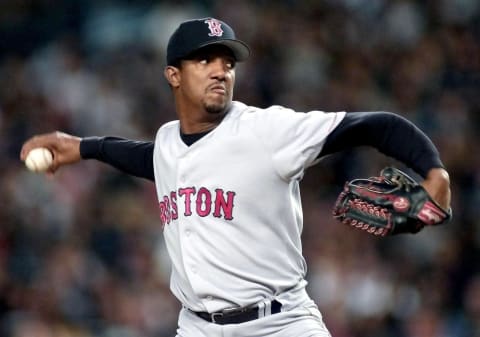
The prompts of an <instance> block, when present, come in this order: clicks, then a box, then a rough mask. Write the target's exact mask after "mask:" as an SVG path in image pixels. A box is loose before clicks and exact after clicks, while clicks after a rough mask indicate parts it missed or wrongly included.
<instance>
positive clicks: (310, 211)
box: [0, 0, 480, 337]
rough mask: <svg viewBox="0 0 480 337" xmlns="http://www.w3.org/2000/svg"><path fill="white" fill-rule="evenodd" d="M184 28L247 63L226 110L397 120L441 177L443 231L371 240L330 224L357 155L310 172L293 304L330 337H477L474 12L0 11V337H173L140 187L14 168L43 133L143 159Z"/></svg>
mask: <svg viewBox="0 0 480 337" xmlns="http://www.w3.org/2000/svg"><path fill="white" fill-rule="evenodd" d="M203 16H215V17H218V18H222V19H224V20H225V21H227V22H228V23H230V24H231V25H232V26H233V27H234V28H235V29H236V31H237V34H238V35H239V37H240V38H242V39H243V40H245V41H246V42H248V43H249V44H250V46H251V47H252V49H253V55H252V57H251V59H250V60H249V61H248V62H247V63H246V64H241V65H239V66H238V73H237V86H236V96H235V97H236V99H238V100H242V101H245V102H247V103H249V104H252V105H257V106H260V107H266V106H268V105H270V104H282V105H286V106H289V107H292V108H295V109H297V110H299V111H308V110H311V109H319V110H325V111H336V110H347V111H367V110H387V111H393V112H396V113H399V114H401V115H403V116H405V117H407V118H409V119H411V120H412V121H414V122H415V123H416V124H417V125H418V126H420V127H421V128H422V129H423V130H424V131H425V132H426V133H427V134H428V135H429V136H430V137H431V138H432V139H433V140H434V142H435V144H436V145H437V146H438V147H439V149H440V151H441V153H442V156H443V159H444V162H445V164H446V166H447V168H448V169H449V171H450V173H451V179H452V188H453V207H454V220H453V222H452V223H451V224H449V225H448V226H444V227H438V228H427V229H426V230H424V231H423V232H422V233H420V234H419V235H415V236H411V235H406V236H399V237H394V238H387V239H381V240H380V239H376V238H371V237H369V236H368V235H365V234H364V233H361V232H357V231H354V230H350V229H348V228H346V227H343V226H342V225H339V224H337V223H335V222H334V221H333V220H332V218H331V216H330V209H331V206H332V205H333V202H334V198H335V196H336V194H337V193H338V191H339V189H340V187H341V185H342V183H343V181H344V180H345V179H347V178H351V177H353V176H359V175H374V174H376V173H378V171H379V170H380V169H381V168H382V167H383V166H384V165H386V164H391V163H392V162H391V160H390V159H389V158H385V157H383V156H382V155H380V154H378V153H376V152H375V151H372V150H368V149H357V150H355V151H351V152H349V153H342V154H337V155H334V156H332V157H329V158H327V159H326V160H325V161H323V162H322V163H320V164H319V165H318V166H316V167H315V168H312V169H311V170H310V171H309V173H308V174H307V176H306V177H305V179H304V181H303V183H302V187H303V192H304V194H303V197H304V199H303V203H304V210H305V230H304V236H303V239H304V252H305V256H306V258H307V261H308V264H309V271H308V279H309V282H310V283H309V291H310V293H311V295H312V296H313V298H314V299H315V301H316V302H317V303H318V305H319V307H320V309H321V311H322V312H323V315H324V320H325V321H326V322H327V324H328V327H329V329H330V330H331V332H332V334H333V336H334V337H364V336H365V337H366V336H376V337H478V336H480V268H479V267H480V263H479V257H480V255H479V249H480V220H479V212H480V211H479V207H478V205H480V157H479V156H478V154H477V152H476V151H477V150H478V147H479V145H480V142H479V132H478V131H479V128H480V123H479V122H480V117H479V116H480V91H479V89H480V2H479V1H477V0H451V1H450V0H427V1H413V0H394V1H387V0H324V1H320V0H318V1H315V0H310V1H308V0H302V1H293V0H277V1H264V0H256V1H251V0H242V1H235V0H230V1H214V0H203V1H200V0H199V1H181V0H176V1H140V0H139V1H105V0H98V1H94V0H85V1H75V0H64V1H54V0H17V1H8V0H2V1H0V83H1V89H0V155H1V161H0V169H1V172H2V173H1V175H0V186H1V191H2V200H1V203H0V335H1V336H13V337H57V336H58V337H93V336H95V337H97V336H98V337H153V336H162V337H163V336H174V335H175V328H176V320H177V312H178V309H179V304H178V303H177V301H176V300H175V299H174V298H172V296H171V295H170V293H169V290H168V273H169V264H168V259H167V257H166V253H165V250H164V246H163V242H162V236H161V231H160V227H159V221H158V216H157V209H156V202H155V200H156V199H155V198H156V197H155V192H154V188H153V184H151V183H149V182H146V181H143V180H140V179H133V178H129V177H127V176H125V175H123V174H121V173H119V172H117V171H115V170H113V169H111V168H109V167H108V166H106V165H103V164H99V163H95V162H82V163H80V164H78V165H75V166H72V167H69V168H64V169H62V170H61V171H60V172H58V174H56V175H55V177H54V178H52V179H48V178H46V177H44V176H42V175H35V174H32V173H29V172H27V170H25V169H24V167H23V164H22V163H21V162H20V161H19V159H18V156H19V150H20V147H21V144H22V142H23V141H24V140H25V139H27V138H28V137H30V136H32V135H34V134H36V133H42V132H49V131H53V130H62V131H65V132H69V133H73V134H76V135H79V136H89V135H118V136H124V137H132V138H136V139H144V140H152V139H153V137H154V135H155V131H156V129H157V128H158V127H159V126H160V125H161V124H162V123H164V122H166V121H169V120H171V119H174V118H175V115H174V109H173V105H172V100H171V97H170V92H169V89H168V87H167V85H166V82H165V81H164V79H163V75H162V71H163V66H164V55H165V45H166V41H167V39H168V36H169V34H170V33H171V32H172V30H173V29H174V27H175V26H176V25H177V23H178V22H179V21H181V20H184V19H189V18H194V17H203ZM405 141H408V139H406V140H405ZM259 239H261V238H259Z"/></svg>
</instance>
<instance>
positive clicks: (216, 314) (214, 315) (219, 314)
mask: <svg viewBox="0 0 480 337" xmlns="http://www.w3.org/2000/svg"><path fill="white" fill-rule="evenodd" d="M222 317H223V312H214V313H212V314H211V315H210V319H211V320H212V323H217V319H218V318H222Z"/></svg>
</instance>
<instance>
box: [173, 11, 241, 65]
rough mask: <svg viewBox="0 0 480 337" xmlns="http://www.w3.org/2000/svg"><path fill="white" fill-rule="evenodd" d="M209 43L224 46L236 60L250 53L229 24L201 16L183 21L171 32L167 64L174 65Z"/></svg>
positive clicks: (239, 60)
mask: <svg viewBox="0 0 480 337" xmlns="http://www.w3.org/2000/svg"><path fill="white" fill-rule="evenodd" d="M210 45H223V46H226V47H227V48H229V49H230V50H231V51H232V53H233V56H234V57H235V59H236V60H237V61H238V62H241V61H245V60H246V59H247V58H248V56H249V55H250V48H249V47H248V45H247V44H246V43H245V42H243V41H240V40H238V39H237V38H236V37H235V32H234V31H233V29H232V28H231V27H230V26H229V25H227V24H226V23H225V22H223V21H220V20H217V19H214V18H203V19H195V20H189V21H184V22H182V23H181V24H180V26H178V28H177V29H176V30H175V32H173V34H172V36H171V37H170V40H169V41H168V45H167V64H168V65H175V64H176V63H177V62H178V61H180V60H182V59H185V58H186V57H188V56H189V55H190V54H192V53H193V52H194V51H196V50H198V49H200V48H203V47H206V46H210Z"/></svg>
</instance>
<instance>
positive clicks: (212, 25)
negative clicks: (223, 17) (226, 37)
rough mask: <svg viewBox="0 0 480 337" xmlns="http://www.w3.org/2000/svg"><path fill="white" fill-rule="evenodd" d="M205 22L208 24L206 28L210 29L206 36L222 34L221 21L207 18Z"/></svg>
mask: <svg viewBox="0 0 480 337" xmlns="http://www.w3.org/2000/svg"><path fill="white" fill-rule="evenodd" d="M205 23H206V24H208V29H209V30H210V33H209V34H208V36H222V35H223V29H222V23H221V22H220V21H218V20H215V19H208V20H205Z"/></svg>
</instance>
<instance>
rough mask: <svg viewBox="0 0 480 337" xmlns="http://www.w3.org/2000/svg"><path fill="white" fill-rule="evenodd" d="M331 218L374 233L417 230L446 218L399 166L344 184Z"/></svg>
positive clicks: (398, 232)
mask: <svg viewBox="0 0 480 337" xmlns="http://www.w3.org/2000/svg"><path fill="white" fill-rule="evenodd" d="M333 216H334V218H336V219H338V220H340V221H341V222H342V223H344V224H347V225H350V226H352V227H355V228H358V229H361V230H364V231H367V232H368V233H370V234H373V235H378V236H387V235H395V234H400V233H417V232H419V231H420V230H421V229H422V228H423V227H425V226H431V225H439V224H442V223H444V222H446V221H448V220H450V218H451V216H452V213H451V209H449V210H448V211H447V210H445V209H443V208H442V207H441V206H440V205H439V204H438V203H437V202H435V201H434V200H433V199H432V198H431V197H430V196H429V194H428V193H427V191H426V190H425V188H424V187H422V186H421V185H420V184H419V183H417V182H416V181H415V180H414V179H412V178H411V177H409V176H408V175H407V174H405V173H404V172H402V171H401V170H399V169H396V168H393V167H387V168H385V169H383V170H382V172H381V173H380V176H378V177H370V178H366V179H354V180H352V181H347V182H346V183H345V186H344V189H343V191H342V192H341V193H340V195H339V196H338V199H337V201H336V203H335V206H334V208H333Z"/></svg>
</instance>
